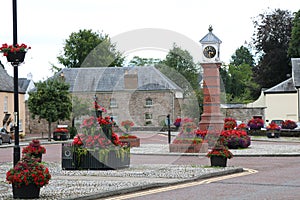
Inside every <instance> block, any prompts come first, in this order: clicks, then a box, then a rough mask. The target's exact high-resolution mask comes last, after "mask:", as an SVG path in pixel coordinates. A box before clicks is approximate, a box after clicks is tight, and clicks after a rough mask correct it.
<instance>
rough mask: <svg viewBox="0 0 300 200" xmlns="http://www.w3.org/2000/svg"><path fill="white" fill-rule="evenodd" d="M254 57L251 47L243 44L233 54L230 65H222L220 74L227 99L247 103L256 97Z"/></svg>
mask: <svg viewBox="0 0 300 200" xmlns="http://www.w3.org/2000/svg"><path fill="white" fill-rule="evenodd" d="M253 66H254V58H253V55H252V54H251V53H250V51H249V49H248V48H246V47H244V46H241V47H239V48H238V49H237V50H236V51H235V53H234V54H233V55H232V56H231V62H230V64H229V65H228V66H222V67H221V69H220V75H221V78H222V81H223V84H224V87H225V90H226V96H227V98H226V99H227V101H229V102H232V103H246V102H248V101H250V100H253V99H255V98H256V96H255V95H253V94H255V93H256V92H257V89H258V85H257V84H256V83H255V82H254V80H253V72H252V68H253Z"/></svg>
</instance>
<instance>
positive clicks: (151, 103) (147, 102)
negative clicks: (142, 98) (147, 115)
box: [146, 98, 153, 106]
mask: <svg viewBox="0 0 300 200" xmlns="http://www.w3.org/2000/svg"><path fill="white" fill-rule="evenodd" d="M152 105H153V102H152V99H151V98H147V99H146V106H152Z"/></svg>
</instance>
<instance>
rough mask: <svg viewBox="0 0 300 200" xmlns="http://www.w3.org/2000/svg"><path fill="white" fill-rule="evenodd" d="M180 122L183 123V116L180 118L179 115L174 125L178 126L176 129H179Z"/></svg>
mask: <svg viewBox="0 0 300 200" xmlns="http://www.w3.org/2000/svg"><path fill="white" fill-rule="evenodd" d="M180 124H181V118H180V117H177V118H176V119H175V122H174V126H175V127H176V130H178V129H179V127H180Z"/></svg>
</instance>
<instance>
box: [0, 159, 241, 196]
mask: <svg viewBox="0 0 300 200" xmlns="http://www.w3.org/2000/svg"><path fill="white" fill-rule="evenodd" d="M45 165H46V166H47V167H48V168H49V170H50V173H51V175H52V179H51V180H50V183H49V184H48V185H47V186H45V187H43V188H41V192H40V199H49V200H50V199H75V198H78V197H83V196H87V195H93V194H99V193H107V192H113V191H114V192H115V191H118V190H124V189H128V190H130V188H142V187H144V188H145V187H147V186H151V187H153V186H155V185H157V186H159V185H161V184H172V183H175V182H182V181H187V180H195V179H199V178H201V177H207V176H209V175H211V174H214V173H226V172H228V171H232V170H242V169H241V168H238V167H226V168H212V167H204V166H197V165H135V166H130V168H127V169H119V170H106V171H100V170H93V171H92V170H90V171H89V170H74V171H71V170H62V169H61V164H60V163H50V162H49V163H48V162H47V163H46V164H45ZM11 167H12V163H1V167H0V199H12V190H11V185H9V184H7V183H6V182H5V174H6V172H7V171H8V170H9V169H10V168H11ZM231 173H232V172H231Z"/></svg>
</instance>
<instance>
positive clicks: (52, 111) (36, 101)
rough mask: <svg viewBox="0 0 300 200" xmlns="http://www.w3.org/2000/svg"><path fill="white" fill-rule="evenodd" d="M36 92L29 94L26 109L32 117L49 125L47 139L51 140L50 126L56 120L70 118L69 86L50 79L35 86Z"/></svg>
mask: <svg viewBox="0 0 300 200" xmlns="http://www.w3.org/2000/svg"><path fill="white" fill-rule="evenodd" d="M35 86H36V90H35V91H33V92H29V95H30V96H29V99H28V107H29V110H30V112H31V114H32V117H33V118H35V117H36V116H38V117H39V119H45V120H47V121H48V123H49V138H48V139H50V138H51V130H50V124H51V123H52V122H56V121H58V120H66V119H69V118H70V114H71V109H72V102H71V98H70V94H69V85H68V84H66V83H65V82H63V81H61V80H59V79H56V78H52V79H48V80H46V81H44V82H42V81H39V82H37V83H36V84H35Z"/></svg>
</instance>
